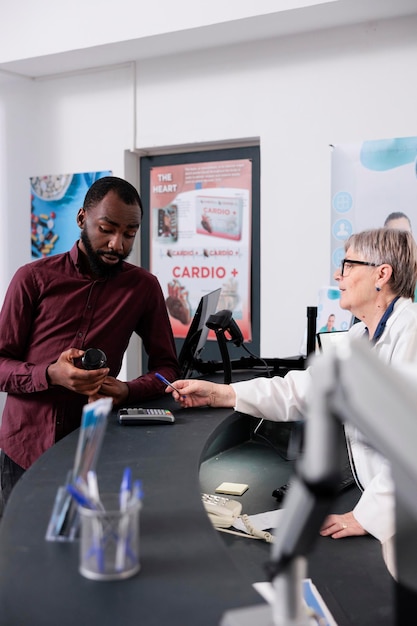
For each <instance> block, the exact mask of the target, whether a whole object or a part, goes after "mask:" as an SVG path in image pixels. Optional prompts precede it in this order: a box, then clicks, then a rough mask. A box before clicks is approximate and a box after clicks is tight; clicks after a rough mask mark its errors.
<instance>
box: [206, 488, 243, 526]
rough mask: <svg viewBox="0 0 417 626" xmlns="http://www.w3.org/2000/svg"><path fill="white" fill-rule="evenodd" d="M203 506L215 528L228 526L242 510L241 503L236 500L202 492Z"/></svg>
mask: <svg viewBox="0 0 417 626" xmlns="http://www.w3.org/2000/svg"><path fill="white" fill-rule="evenodd" d="M201 499H202V502H203V504H204V508H205V509H206V512H207V514H208V516H209V518H210V521H211V523H212V524H213V526H214V527H215V528H229V527H230V526H232V524H233V522H234V521H235V519H236V518H237V517H239V515H240V513H241V511H242V505H241V504H240V502H237V501H236V500H230V498H224V497H223V496H216V495H213V494H208V493H202V494H201Z"/></svg>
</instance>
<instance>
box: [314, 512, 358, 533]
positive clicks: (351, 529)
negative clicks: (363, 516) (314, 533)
mask: <svg viewBox="0 0 417 626" xmlns="http://www.w3.org/2000/svg"><path fill="white" fill-rule="evenodd" d="M367 534H368V533H367V532H366V530H365V529H364V528H363V527H362V526H361V525H360V524H359V522H358V521H357V520H356V519H355V517H354V515H353V512H352V511H350V512H349V513H344V514H343V515H328V516H327V517H326V519H325V520H324V522H323V524H322V527H321V530H320V535H321V536H322V537H332V539H342V538H343V537H358V536H360V535H367Z"/></svg>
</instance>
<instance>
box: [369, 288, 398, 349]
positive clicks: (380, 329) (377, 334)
mask: <svg viewBox="0 0 417 626" xmlns="http://www.w3.org/2000/svg"><path fill="white" fill-rule="evenodd" d="M399 297H400V296H397V297H396V298H394V300H393V301H392V302H391V304H390V305H389V307H388V308H387V310H386V311H385V313H384V315H383V316H382V317H381V319H380V320H379V322H378V326H377V327H376V331H375V335H374V336H373V337H372V343H373V344H376V342H377V341H378V339H379V338H380V337H381V335H382V333H383V332H384V330H385V326H386V323H387V321H388V318H389V317H390V315H391V313H392V312H393V310H394V305H395V303H396V302H397V300H398V299H399ZM366 332H368V333H369V330H368V329H366Z"/></svg>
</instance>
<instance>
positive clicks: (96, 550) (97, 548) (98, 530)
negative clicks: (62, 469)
mask: <svg viewBox="0 0 417 626" xmlns="http://www.w3.org/2000/svg"><path fill="white" fill-rule="evenodd" d="M67 491H68V493H70V494H71V496H72V497H73V498H74V500H75V501H76V503H77V504H79V505H80V506H82V507H84V508H86V509H92V510H93V511H94V510H96V508H97V507H96V505H95V503H94V502H92V501H91V500H90V498H87V496H85V495H84V494H83V493H82V492H81V491H79V489H77V488H76V487H74V485H71V484H70V485H67ZM92 523H93V530H94V533H93V545H92V546H91V548H90V549H89V550H88V551H87V554H86V558H87V559H88V558H89V557H90V556H91V555H93V554H95V555H96V557H97V568H98V571H99V572H104V550H103V546H102V541H103V528H102V525H101V522H100V520H99V519H95V518H94V519H93V520H92Z"/></svg>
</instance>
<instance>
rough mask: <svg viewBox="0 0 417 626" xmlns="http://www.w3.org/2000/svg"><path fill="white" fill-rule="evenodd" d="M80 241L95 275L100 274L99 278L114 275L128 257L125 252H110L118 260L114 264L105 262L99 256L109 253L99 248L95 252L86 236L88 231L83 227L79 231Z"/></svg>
mask: <svg viewBox="0 0 417 626" xmlns="http://www.w3.org/2000/svg"><path fill="white" fill-rule="evenodd" d="M81 241H82V242H83V244H84V248H85V250H86V252H87V259H88V262H89V265H90V268H91V270H92V272H93V273H94V274H95V275H96V276H100V277H101V278H107V277H109V276H114V275H115V274H118V273H119V272H120V270H121V269H122V263H123V260H124V259H126V258H127V257H128V255H127V254H126V255H123V254H118V253H117V252H112V255H114V256H115V257H117V258H118V259H119V261H118V263H115V264H114V265H108V264H107V263H105V262H104V261H102V260H101V256H103V254H109V253H108V252H106V253H104V252H101V251H100V250H99V251H98V252H95V251H94V249H93V246H92V245H91V241H90V238H89V236H88V233H87V231H86V230H85V229H83V230H82V231H81Z"/></svg>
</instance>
